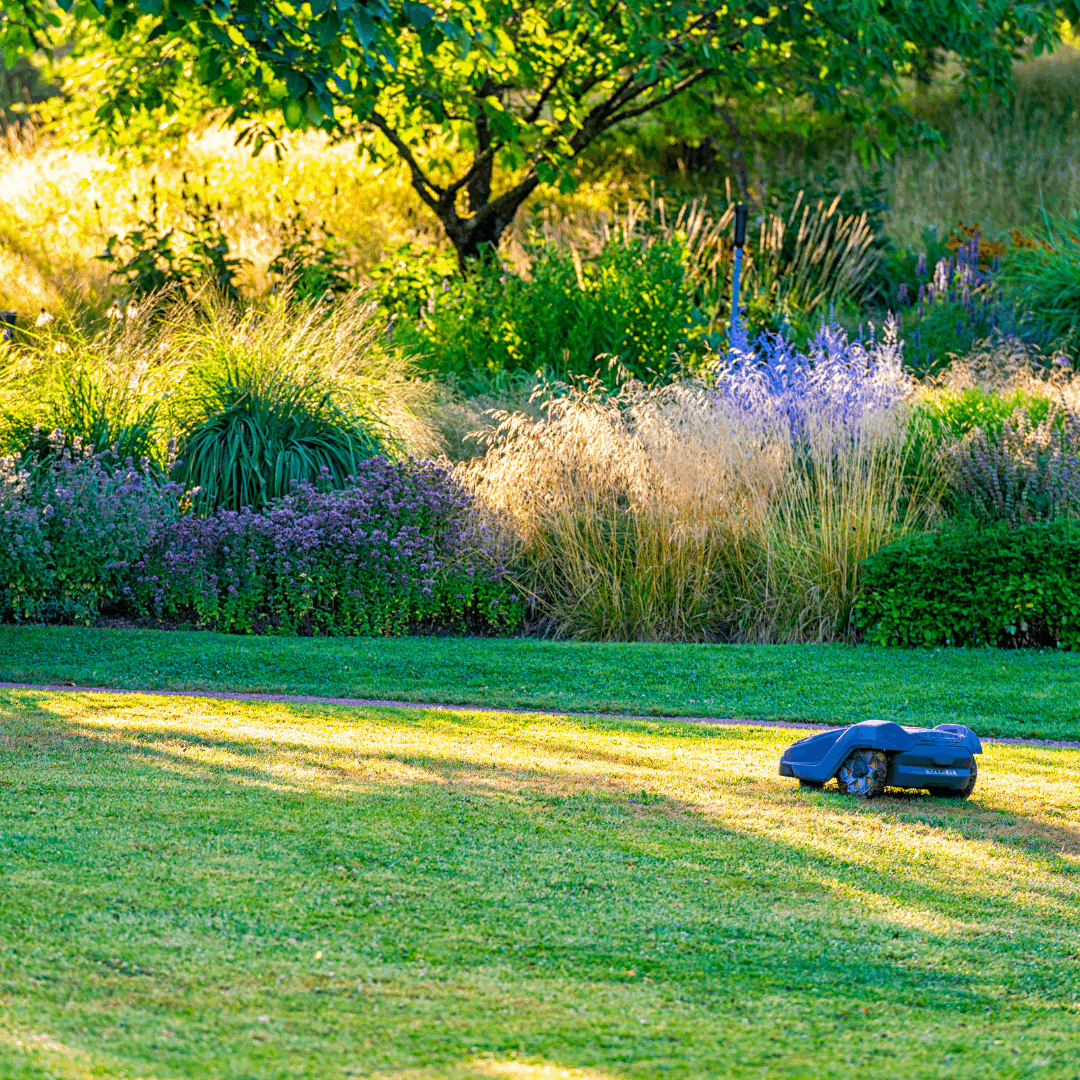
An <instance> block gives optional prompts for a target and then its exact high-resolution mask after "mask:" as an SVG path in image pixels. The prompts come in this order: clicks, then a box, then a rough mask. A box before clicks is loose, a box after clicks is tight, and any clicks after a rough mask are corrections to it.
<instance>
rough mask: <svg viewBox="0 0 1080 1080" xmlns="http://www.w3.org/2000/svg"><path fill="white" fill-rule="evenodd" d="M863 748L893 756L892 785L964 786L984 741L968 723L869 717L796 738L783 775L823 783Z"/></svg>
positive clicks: (957, 788)
mask: <svg viewBox="0 0 1080 1080" xmlns="http://www.w3.org/2000/svg"><path fill="white" fill-rule="evenodd" d="M860 749H869V750H880V751H882V752H883V753H884V754H885V756H886V757H887V758H888V762H889V773H888V779H887V780H886V785H887V786H888V787H899V788H927V789H930V790H935V791H963V790H964V789H965V788H967V787H968V785H969V782H970V781H971V775H972V771H973V770H974V769H975V758H974V755H975V754H981V753H982V744H981V743H980V742H979V737H978V736H977V735H976V734H975V732H974V731H972V730H971V728H969V727H965V726H964V725H963V724H939V725H938V726H937V727H936V728H930V729H927V728H915V727H903V726H902V725H900V724H896V723H893V722H892V721H891V720H864V721H863V722H862V723H861V724H852V725H851V726H850V727H846V728H836V729H834V730H832V731H822V732H820V733H819V734H817V735H810V736H808V737H807V738H805V739H800V740H799V741H798V742H796V743H792V744H791V746H789V747H788V748H787V749H786V750H785V751H784V753H783V756H782V757H781V758H780V775H781V776H791V777H794V778H795V779H797V780H805V781H808V782H809V783H812V784H824V783H827V782H828V781H829V780H831V779H832V778H833V777H834V776H836V774H837V771H838V770H839V768H840V766H841V765H842V764H843V763H844V761H845V759H846V758H847V757H848V755H849V754H850V753H851V752H852V751H854V750H860Z"/></svg>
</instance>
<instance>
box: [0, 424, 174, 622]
mask: <svg viewBox="0 0 1080 1080" xmlns="http://www.w3.org/2000/svg"><path fill="white" fill-rule="evenodd" d="M50 442H51V445H50V453H49V455H48V457H47V458H46V459H38V458H36V457H33V456H31V457H30V458H28V459H26V460H24V461H22V462H17V461H16V459H14V458H12V457H6V458H0V618H3V619H15V620H16V621H17V622H24V621H32V622H37V621H43V620H48V621H60V622H90V621H92V620H93V619H94V618H95V617H96V616H97V614H98V612H99V611H100V610H101V608H102V607H104V606H106V605H107V604H109V603H111V602H112V601H113V600H114V599H115V598H116V597H117V595H118V594H119V591H120V589H121V588H122V584H123V582H124V581H125V580H126V577H127V574H128V571H129V569H130V567H131V565H132V564H133V563H134V561H135V560H137V559H138V557H139V555H140V553H141V552H142V551H143V549H144V548H146V547H147V545H148V544H149V543H150V542H151V541H152V540H153V538H154V537H155V536H156V535H157V534H158V533H159V532H160V530H161V529H162V528H164V527H165V526H166V525H167V524H168V523H169V522H170V521H172V520H173V519H174V518H175V517H176V513H177V498H178V495H179V493H180V488H179V487H178V486H177V485H175V484H169V483H166V484H160V483H158V482H157V481H156V480H155V479H153V478H152V477H147V476H145V475H143V474H141V473H139V472H137V471H136V470H135V469H133V468H131V465H130V462H128V463H127V464H126V465H125V463H123V462H121V461H119V460H117V459H116V458H115V456H114V455H113V454H112V453H111V452H109V453H106V454H92V453H91V452H90V451H89V449H88V448H84V447H83V446H82V445H81V443H80V441H79V439H78V438H75V439H72V440H70V441H68V440H66V439H65V437H64V435H63V433H62V432H54V433H53V434H52V436H51V437H50Z"/></svg>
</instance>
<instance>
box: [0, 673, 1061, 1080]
mask: <svg viewBox="0 0 1080 1080" xmlns="http://www.w3.org/2000/svg"><path fill="white" fill-rule="evenodd" d="M0 718H2V727H0V746H2V756H0V793H2V794H0V883H2V891H0V895H2V896H3V900H2V901H0V904H2V910H3V918H2V919H0V1075H3V1076H4V1077H10V1078H12V1080H16V1078H19V1080H22V1078H27V1080H31V1078H32V1080H37V1078H44V1077H63V1078H83V1077H91V1076H109V1077H114V1078H124V1077H185V1076H197V1077H200V1078H217V1077H230V1078H232V1077H237V1078H239V1077H243V1078H245V1080H255V1078H264V1077H275V1078H276V1077H281V1078H284V1077H318V1078H320V1080H323V1078H327V1080H329V1078H336V1077H381V1078H384V1080H390V1078H400V1080H422V1078H428V1077H431V1078H434V1077H492V1076H495V1077H513V1078H529V1077H548V1076H560V1075H561V1076H572V1077H578V1078H585V1077H588V1078H592V1080H614V1078H616V1077H620V1078H622V1077H626V1078H629V1077H650V1078H651V1077H657V1076H662V1075H663V1076H668V1075H670V1076H673V1077H714V1076H727V1077H760V1076H784V1077H809V1076H822V1075H837V1074H838V1073H839V1074H843V1075H854V1074H856V1073H858V1072H867V1073H872V1074H873V1075H876V1076H880V1077H901V1076H911V1075H921V1076H933V1077H945V1076H948V1077H957V1078H966V1077H972V1078H974V1077H978V1078H985V1077H1026V1076H1037V1077H1040V1078H1042V1080H1057V1078H1062V1080H1065V1078H1072V1077H1075V1076H1076V1075H1077V1067H1076V1059H1075V1047H1076V1045H1077V1042H1078V1040H1080V1016H1078V1005H1077V994H1076V987H1077V975H1078V970H1077V957H1078V955H1080V932H1078V931H1077V925H1078V921H1077V920H1078V916H1080V889H1078V882H1080V876H1078V874H1080V860H1078V855H1080V831H1078V830H1080V803H1078V801H1077V792H1076V786H1075V775H1076V769H1077V767H1078V766H1080V753H1078V752H1076V751H1062V750H1053V749H1047V748H1032V747H1010V746H1000V745H999V746H992V747H989V748H988V750H987V753H986V754H985V755H984V756H983V758H982V760H981V762H980V765H981V768H980V773H981V776H980V782H979V786H978V787H977V788H976V792H975V796H974V797H973V799H972V800H971V801H969V802H967V803H955V802H950V801H946V800H939V799H934V798H930V797H929V796H925V795H922V794H903V795H894V796H886V797H884V798H882V799H880V800H877V801H875V802H872V803H856V802H854V801H849V800H846V799H843V798H842V797H840V796H839V795H836V794H831V793H828V792H822V793H812V794H805V793H801V792H800V791H799V789H798V788H797V787H796V786H794V785H793V784H792V783H791V782H790V781H785V780H782V779H781V778H779V777H778V776H777V775H776V760H777V757H778V755H779V753H780V750H781V748H782V747H783V745H784V744H785V743H786V742H787V741H788V735H789V733H786V732H776V731H762V730H747V729H730V728H702V727H699V726H694V725H684V724H679V723H674V722H670V721H667V722H664V721H639V722H632V721H620V722H604V721H589V720H586V719H580V720H572V721H571V720H558V719H553V718H550V717H543V716H506V715H502V716H500V715H492V714H481V715H476V714H469V713H468V712H465V711H462V712H455V713H433V712H430V711H429V712H425V711H423V710H422V709H417V710H410V711H405V712H400V711H391V710H379V709H344V708H340V707H315V706H301V707H298V706H284V705H261V704H260V705H254V704H247V703H226V702H205V701H200V702H192V701H184V700H179V699H172V700H161V699H153V700H149V699H146V698H138V697H132V696H126V697H122V696H119V695H117V696H110V697H99V696H83V695H74V694H71V695H60V694H52V695H50V694H44V693H35V692H17V693H13V692H7V693H2V694H0Z"/></svg>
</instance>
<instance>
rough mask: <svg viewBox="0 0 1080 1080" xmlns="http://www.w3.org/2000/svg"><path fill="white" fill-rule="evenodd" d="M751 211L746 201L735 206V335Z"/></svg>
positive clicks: (732, 326) (732, 295) (733, 306)
mask: <svg viewBox="0 0 1080 1080" xmlns="http://www.w3.org/2000/svg"><path fill="white" fill-rule="evenodd" d="M749 215H750V211H749V210H748V209H747V207H746V205H745V204H744V203H738V204H737V205H736V207H735V236H734V242H735V271H734V273H733V275H732V278H731V334H732V337H734V335H735V327H736V326H738V325H739V273H740V271H741V270H742V249H743V245H744V244H745V243H746V219H747V218H748V217H749Z"/></svg>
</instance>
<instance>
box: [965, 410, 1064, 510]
mask: <svg viewBox="0 0 1080 1080" xmlns="http://www.w3.org/2000/svg"><path fill="white" fill-rule="evenodd" d="M954 469H955V479H954V487H955V494H956V497H957V502H958V504H959V507H960V508H961V511H962V514H963V515H964V516H969V517H971V518H973V519H974V521H975V522H976V523H979V524H988V525H993V524H997V523H999V522H1007V523H1008V524H1010V525H1014V526H1016V525H1029V524H1031V523H1032V522H1035V521H1051V520H1053V519H1055V518H1066V517H1072V518H1075V517H1080V417H1077V416H1076V415H1074V414H1073V413H1071V412H1070V411H1068V410H1066V409H1061V408H1060V407H1057V406H1055V407H1053V408H1051V410H1050V411H1049V412H1048V413H1047V414H1046V415H1045V416H1044V417H1043V418H1042V419H1041V420H1035V419H1033V418H1032V416H1031V413H1030V412H1029V410H1028V409H1026V408H1023V407H1021V408H1018V409H1016V411H1015V412H1014V413H1013V415H1012V417H1011V418H1008V419H1006V420H1005V421H1004V423H1003V424H1002V427H1001V430H1000V431H998V432H993V431H986V430H985V429H983V428H976V429H975V430H974V431H973V432H971V434H970V435H969V436H968V437H967V438H966V439H965V440H964V441H963V442H961V443H960V444H959V445H958V446H957V448H956V450H955V453H954Z"/></svg>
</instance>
